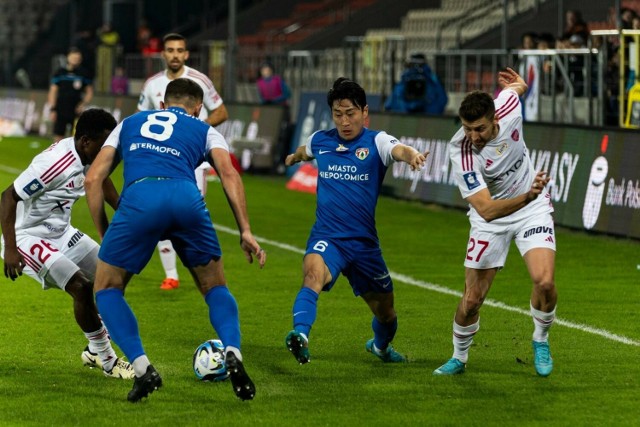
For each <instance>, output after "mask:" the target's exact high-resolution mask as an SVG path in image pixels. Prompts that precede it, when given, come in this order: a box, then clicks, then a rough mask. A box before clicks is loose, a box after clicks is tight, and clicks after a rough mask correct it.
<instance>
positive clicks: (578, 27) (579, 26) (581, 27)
mask: <svg viewBox="0 0 640 427" xmlns="http://www.w3.org/2000/svg"><path fill="white" fill-rule="evenodd" d="M573 35H579V36H580V37H582V39H583V40H587V39H588V38H589V27H588V26H587V23H586V22H585V21H584V19H583V18H582V13H581V12H580V11H578V10H575V9H570V10H567V12H566V14H565V26H564V32H563V33H562V36H561V38H562V39H569V38H571V36H573Z"/></svg>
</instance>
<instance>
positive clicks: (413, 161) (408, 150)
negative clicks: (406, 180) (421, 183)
mask: <svg viewBox="0 0 640 427" xmlns="http://www.w3.org/2000/svg"><path fill="white" fill-rule="evenodd" d="M391 155H392V156H393V159H394V160H395V161H400V162H405V163H407V164H408V165H409V166H411V170H412V171H415V170H418V169H422V167H423V166H424V162H425V160H426V159H427V156H428V155H429V150H427V151H425V152H424V153H421V152H419V151H418V150H416V149H415V148H413V147H410V146H408V145H404V144H397V145H396V146H395V147H393V150H391Z"/></svg>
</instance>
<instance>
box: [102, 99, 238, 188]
mask: <svg viewBox="0 0 640 427" xmlns="http://www.w3.org/2000/svg"><path fill="white" fill-rule="evenodd" d="M105 145H109V146H112V147H115V148H116V149H117V150H118V155H119V156H120V159H121V160H122V161H123V162H124V180H125V183H124V188H127V187H128V186H129V185H131V183H133V182H136V181H138V180H140V179H142V178H146V177H164V178H173V179H186V180H189V181H192V182H193V183H194V184H195V178H194V175H193V170H194V169H195V168H196V167H198V166H199V165H200V164H201V163H202V162H203V161H205V160H206V159H207V156H208V153H209V151H210V150H211V149H212V148H223V149H225V150H227V151H228V150H229V147H228V145H227V143H226V141H225V139H224V137H223V136H222V135H221V134H220V133H219V132H218V131H216V130H215V129H214V128H212V127H211V126H209V125H208V124H207V123H205V122H203V121H201V120H200V119H198V118H196V117H193V116H190V115H188V114H187V112H186V111H185V110H183V109H182V108H178V107H171V108H169V109H167V110H151V111H141V112H139V113H137V114H134V115H133V116H131V117H128V118H126V119H124V121H122V123H120V124H119V125H118V126H117V127H116V128H115V129H114V130H113V132H112V133H111V135H109V138H108V139H107V141H106V142H105Z"/></svg>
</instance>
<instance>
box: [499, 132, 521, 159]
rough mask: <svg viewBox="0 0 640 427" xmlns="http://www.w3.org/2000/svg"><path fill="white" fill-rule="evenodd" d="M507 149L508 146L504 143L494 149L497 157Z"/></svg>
mask: <svg viewBox="0 0 640 427" xmlns="http://www.w3.org/2000/svg"><path fill="white" fill-rule="evenodd" d="M516 132H518V131H516ZM512 136H513V135H512ZM507 148H509V144H507V143H506V142H503V143H502V145H501V146H500V147H498V148H496V153H498V156H502V154H503V153H504V152H505V151H506V149H507Z"/></svg>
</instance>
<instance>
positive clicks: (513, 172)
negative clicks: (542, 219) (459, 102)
mask: <svg viewBox="0 0 640 427" xmlns="http://www.w3.org/2000/svg"><path fill="white" fill-rule="evenodd" d="M494 102H495V106H496V117H497V118H498V125H499V127H500V129H499V132H498V135H497V136H496V138H494V139H493V140H491V141H489V142H488V143H487V145H485V146H484V147H483V148H481V149H478V148H476V147H475V146H474V145H473V144H472V143H471V140H469V138H467V137H466V136H465V134H464V130H463V129H462V128H460V130H458V132H456V134H455V135H454V136H453V138H452V139H451V143H450V144H449V156H450V158H451V165H452V173H453V176H454V177H455V179H456V183H457V184H458V188H459V189H460V193H461V194H462V197H463V198H465V199H466V198H467V197H469V196H472V195H474V194H475V193H477V192H478V191H480V190H482V189H483V188H487V189H488V190H489V193H491V197H492V198H493V199H510V198H513V197H516V196H518V195H520V194H524V193H526V192H528V191H529V190H530V188H531V184H532V183H533V181H534V179H535V175H536V171H535V169H534V167H533V163H532V162H531V158H530V157H529V151H528V150H527V146H526V144H525V142H524V138H523V133H522V105H521V104H520V99H519V98H518V94H517V93H516V92H515V91H513V90H512V89H505V90H503V91H502V92H500V94H499V95H498V98H497V99H495V101H494ZM552 211H553V207H552V205H551V203H550V195H549V193H548V192H547V191H543V192H542V193H541V194H540V195H539V196H538V197H537V198H536V199H535V200H534V201H533V202H531V203H529V204H528V205H527V206H525V207H524V208H522V209H520V210H518V211H516V212H514V213H512V214H511V215H508V216H506V217H503V218H498V219H495V220H493V221H492V223H493V224H500V223H505V224H510V223H512V222H513V221H516V220H519V219H521V218H523V217H526V216H528V215H531V214H532V213H536V214H538V213H543V212H552ZM469 216H470V219H471V220H472V221H481V222H482V221H484V220H483V219H482V218H481V217H480V215H479V214H478V213H477V212H476V210H475V209H474V208H473V207H471V206H470V212H469Z"/></svg>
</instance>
